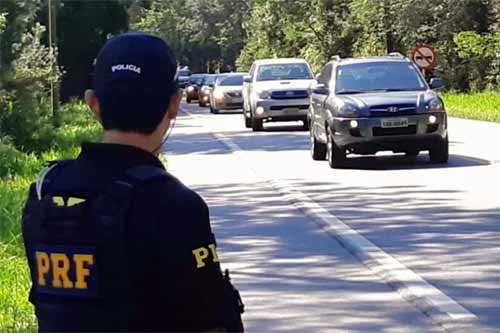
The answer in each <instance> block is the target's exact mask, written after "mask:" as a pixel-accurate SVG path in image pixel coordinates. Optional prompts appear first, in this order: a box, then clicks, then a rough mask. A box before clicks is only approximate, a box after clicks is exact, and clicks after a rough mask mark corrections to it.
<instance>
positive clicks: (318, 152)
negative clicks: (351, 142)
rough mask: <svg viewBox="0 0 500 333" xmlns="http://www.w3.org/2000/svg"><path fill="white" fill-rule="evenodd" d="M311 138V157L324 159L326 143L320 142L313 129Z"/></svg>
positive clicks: (310, 132) (310, 133) (318, 159)
mask: <svg viewBox="0 0 500 333" xmlns="http://www.w3.org/2000/svg"><path fill="white" fill-rule="evenodd" d="M309 139H310V142H311V143H310V145H311V157H312V159H313V160H315V161H324V160H325V158H326V144H324V143H321V142H318V140H316V137H315V136H314V133H313V131H312V128H311V130H310V131H309Z"/></svg>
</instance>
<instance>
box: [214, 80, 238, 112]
mask: <svg viewBox="0 0 500 333" xmlns="http://www.w3.org/2000/svg"><path fill="white" fill-rule="evenodd" d="M245 75H247V74H246V73H230V74H225V75H223V76H219V77H217V80H216V82H215V85H214V88H213V90H212V92H211V93H210V112H211V113H215V114H216V113H219V111H220V110H237V109H241V108H243V96H242V94H243V77H244V76H245Z"/></svg>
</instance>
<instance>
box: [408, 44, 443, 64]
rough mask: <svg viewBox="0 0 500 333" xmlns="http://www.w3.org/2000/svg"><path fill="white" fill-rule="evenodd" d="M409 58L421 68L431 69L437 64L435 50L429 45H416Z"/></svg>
mask: <svg viewBox="0 0 500 333" xmlns="http://www.w3.org/2000/svg"><path fill="white" fill-rule="evenodd" d="M411 58H412V60H413V62H414V63H415V64H416V65H417V66H418V67H420V68H421V69H433V68H434V67H436V65H437V53H436V50H434V48H433V47H432V46H430V45H426V44H422V45H420V46H418V47H416V48H415V49H414V50H413V53H412V57H411Z"/></svg>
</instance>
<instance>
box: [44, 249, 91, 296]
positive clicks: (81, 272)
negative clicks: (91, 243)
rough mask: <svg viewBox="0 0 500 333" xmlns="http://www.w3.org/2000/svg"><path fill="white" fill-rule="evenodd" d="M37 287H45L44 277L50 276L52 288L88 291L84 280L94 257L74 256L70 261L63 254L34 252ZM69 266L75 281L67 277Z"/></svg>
mask: <svg viewBox="0 0 500 333" xmlns="http://www.w3.org/2000/svg"><path fill="white" fill-rule="evenodd" d="M35 257H36V267H37V276H38V280H37V282H38V285H39V286H41V287H45V286H47V279H46V276H47V275H48V274H50V275H51V276H52V288H64V289H69V288H76V289H88V285H87V281H86V279H87V278H88V277H89V275H90V274H91V271H90V269H89V268H88V267H89V266H93V265H94V256H93V255H91V254H74V255H73V257H72V261H70V258H69V257H68V256H67V255H66V254H64V253H47V252H42V251H36V252H35ZM71 266H73V267H74V271H75V274H74V275H75V279H74V281H72V280H71V279H70V277H69V271H70V268H71Z"/></svg>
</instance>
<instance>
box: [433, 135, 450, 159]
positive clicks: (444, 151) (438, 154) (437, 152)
mask: <svg viewBox="0 0 500 333" xmlns="http://www.w3.org/2000/svg"><path fill="white" fill-rule="evenodd" d="M429 158H430V160H431V162H432V163H436V164H440V163H443V164H444V163H448V159H449V142H448V136H446V138H445V139H444V140H443V141H441V142H440V143H438V144H436V145H434V146H432V147H431V149H430V150H429Z"/></svg>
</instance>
